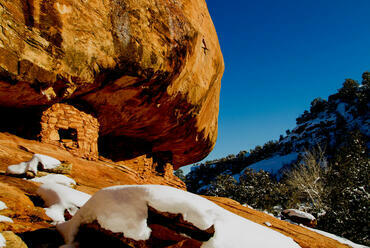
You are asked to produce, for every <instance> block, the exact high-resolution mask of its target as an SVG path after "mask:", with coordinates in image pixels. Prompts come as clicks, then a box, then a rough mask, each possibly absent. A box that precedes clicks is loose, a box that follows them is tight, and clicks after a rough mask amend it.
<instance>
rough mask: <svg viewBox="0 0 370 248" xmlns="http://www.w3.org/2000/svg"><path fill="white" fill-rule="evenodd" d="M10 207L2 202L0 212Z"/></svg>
mask: <svg viewBox="0 0 370 248" xmlns="http://www.w3.org/2000/svg"><path fill="white" fill-rule="evenodd" d="M7 208H8V207H7V206H6V204H5V203H4V202H2V201H0V210H4V209H7Z"/></svg>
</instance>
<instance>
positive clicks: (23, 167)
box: [6, 154, 61, 175]
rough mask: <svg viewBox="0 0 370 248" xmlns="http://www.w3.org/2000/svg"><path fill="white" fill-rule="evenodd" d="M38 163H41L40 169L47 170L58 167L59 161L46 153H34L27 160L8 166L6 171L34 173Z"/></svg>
mask: <svg viewBox="0 0 370 248" xmlns="http://www.w3.org/2000/svg"><path fill="white" fill-rule="evenodd" d="M39 164H41V167H42V169H44V170H47V169H53V168H56V167H58V166H59V165H60V164H61V162H60V161H59V160H57V159H55V158H52V157H49V156H46V155H42V154H34V155H33V157H32V158H31V160H30V161H28V162H21V163H19V164H15V165H10V166H8V168H7V170H6V173H7V174H11V175H23V174H25V173H26V172H27V171H30V172H33V173H34V174H35V175H36V174H37V171H38V166H39Z"/></svg>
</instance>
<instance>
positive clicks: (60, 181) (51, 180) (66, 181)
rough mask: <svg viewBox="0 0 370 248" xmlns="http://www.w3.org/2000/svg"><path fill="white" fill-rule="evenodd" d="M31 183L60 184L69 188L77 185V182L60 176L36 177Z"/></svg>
mask: <svg viewBox="0 0 370 248" xmlns="http://www.w3.org/2000/svg"><path fill="white" fill-rule="evenodd" d="M31 181H33V182H38V183H58V184H61V185H64V186H67V187H73V186H74V185H76V181H75V180H73V179H72V178H70V177H67V176H64V175H59V174H49V175H46V176H43V177H35V178H33V179H31Z"/></svg>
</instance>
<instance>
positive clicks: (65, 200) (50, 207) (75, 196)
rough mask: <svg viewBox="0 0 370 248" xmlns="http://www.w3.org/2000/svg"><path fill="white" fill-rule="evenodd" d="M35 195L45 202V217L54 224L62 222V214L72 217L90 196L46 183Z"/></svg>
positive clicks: (60, 185) (56, 184)
mask: <svg viewBox="0 0 370 248" xmlns="http://www.w3.org/2000/svg"><path fill="white" fill-rule="evenodd" d="M37 194H38V195H39V196H40V197H41V198H42V199H43V200H44V201H45V205H46V206H47V208H45V212H46V215H47V216H49V217H50V218H51V219H52V220H53V221H54V223H55V224H56V223H61V222H64V221H65V219H64V212H65V211H66V210H67V211H68V212H69V213H70V214H71V215H74V214H75V213H76V212H77V210H78V209H79V208H80V207H82V206H83V205H84V204H85V203H86V202H87V201H88V200H89V199H90V197H91V196H90V195H89V194H86V193H83V192H81V191H78V190H75V189H71V188H69V187H67V186H64V185H62V184H58V183H46V184H43V185H41V186H40V187H39V189H38V190H37Z"/></svg>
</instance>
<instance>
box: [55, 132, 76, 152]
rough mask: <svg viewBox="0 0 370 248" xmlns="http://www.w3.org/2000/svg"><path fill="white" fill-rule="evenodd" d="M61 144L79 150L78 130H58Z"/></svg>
mask: <svg viewBox="0 0 370 248" xmlns="http://www.w3.org/2000/svg"><path fill="white" fill-rule="evenodd" d="M58 133H59V138H60V140H59V141H60V142H61V143H62V144H63V145H64V147H66V148H71V149H73V148H78V142H77V130H76V129H74V128H68V129H62V128H60V129H59V130H58Z"/></svg>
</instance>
